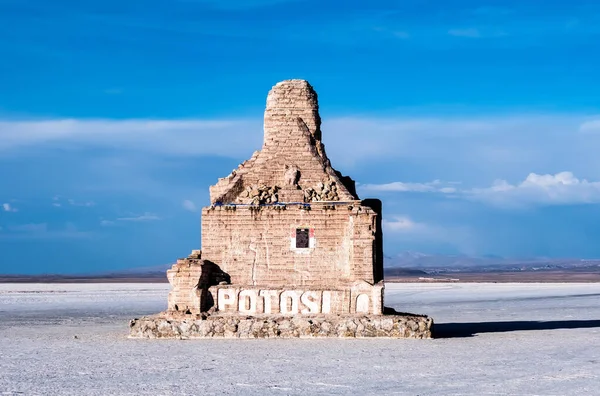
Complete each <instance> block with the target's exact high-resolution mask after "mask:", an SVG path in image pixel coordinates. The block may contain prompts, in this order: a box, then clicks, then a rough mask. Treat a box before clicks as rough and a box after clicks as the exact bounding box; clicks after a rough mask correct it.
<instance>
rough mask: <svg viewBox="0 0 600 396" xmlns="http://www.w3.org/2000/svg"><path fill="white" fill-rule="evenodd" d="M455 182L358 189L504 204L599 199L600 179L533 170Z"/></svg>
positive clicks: (391, 184) (570, 202)
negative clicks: (489, 180)
mask: <svg viewBox="0 0 600 396" xmlns="http://www.w3.org/2000/svg"><path fill="white" fill-rule="evenodd" d="M456 185H457V183H444V182H441V181H439V180H434V181H433V182H426V183H404V182H393V183H386V184H369V185H360V186H359V190H364V191H380V192H403V193H441V194H449V195H451V196H453V197H462V198H465V199H472V200H478V201H482V202H486V203H489V204H493V205H497V206H503V207H522V206H529V205H573V204H590V203H600V181H588V180H586V179H578V178H577V177H575V175H574V174H573V173H572V172H559V173H556V174H537V173H530V174H529V175H528V176H527V177H526V178H525V180H523V181H522V182H519V183H515V184H511V183H509V182H508V181H506V180H503V179H499V180H496V181H495V182H494V183H493V184H492V185H491V186H489V187H483V188H479V187H476V188H457V187H456ZM398 224H403V223H398Z"/></svg>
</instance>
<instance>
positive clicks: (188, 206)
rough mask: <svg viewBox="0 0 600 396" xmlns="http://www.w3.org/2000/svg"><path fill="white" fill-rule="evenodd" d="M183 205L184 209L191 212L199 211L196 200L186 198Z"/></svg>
mask: <svg viewBox="0 0 600 396" xmlns="http://www.w3.org/2000/svg"><path fill="white" fill-rule="evenodd" d="M181 205H182V206H183V209H185V210H187V211H190V212H197V211H198V208H197V207H196V204H195V203H194V202H192V201H190V200H189V199H186V200H184V201H183V203H182V204H181Z"/></svg>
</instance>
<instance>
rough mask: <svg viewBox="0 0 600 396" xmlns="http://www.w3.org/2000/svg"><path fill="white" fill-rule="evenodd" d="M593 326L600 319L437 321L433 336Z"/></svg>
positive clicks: (453, 336)
mask: <svg viewBox="0 0 600 396" xmlns="http://www.w3.org/2000/svg"><path fill="white" fill-rule="evenodd" d="M593 327H600V320H554V321H548V322H540V321H515V322H472V323H439V324H437V323H436V324H434V325H433V338H460V337H473V336H474V335H475V334H480V333H504V332H507V331H525V330H557V329H589V328H593Z"/></svg>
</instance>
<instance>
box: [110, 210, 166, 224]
mask: <svg viewBox="0 0 600 396" xmlns="http://www.w3.org/2000/svg"><path fill="white" fill-rule="evenodd" d="M154 220H160V217H158V216H157V215H155V214H153V213H149V212H146V213H144V214H142V215H139V216H131V217H119V218H117V221H136V222H137V221H154Z"/></svg>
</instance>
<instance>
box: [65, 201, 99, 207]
mask: <svg viewBox="0 0 600 396" xmlns="http://www.w3.org/2000/svg"><path fill="white" fill-rule="evenodd" d="M67 202H68V203H69V205H71V206H84V207H87V208H89V207H92V206H94V205H96V203H95V202H93V201H85V202H77V201H75V200H74V199H69V200H67Z"/></svg>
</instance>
